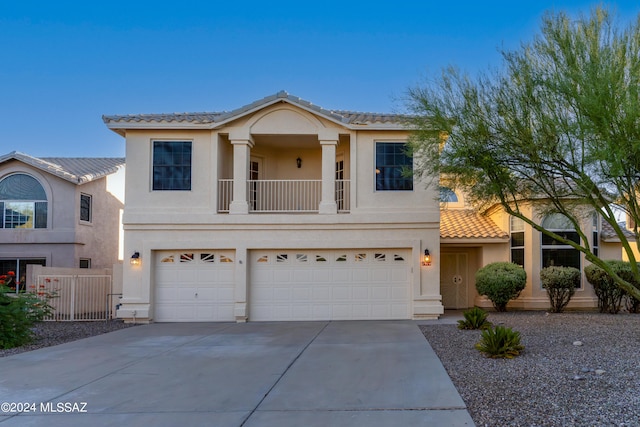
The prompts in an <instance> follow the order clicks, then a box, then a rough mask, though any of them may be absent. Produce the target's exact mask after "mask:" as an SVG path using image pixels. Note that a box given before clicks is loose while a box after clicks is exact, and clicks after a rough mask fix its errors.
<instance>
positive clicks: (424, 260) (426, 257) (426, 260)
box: [422, 249, 431, 266]
mask: <svg viewBox="0 0 640 427" xmlns="http://www.w3.org/2000/svg"><path fill="white" fill-rule="evenodd" d="M422 265H424V266H429V265H431V254H430V253H429V249H425V250H424V255H423V256H422Z"/></svg>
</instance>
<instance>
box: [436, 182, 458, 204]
mask: <svg viewBox="0 0 640 427" xmlns="http://www.w3.org/2000/svg"><path fill="white" fill-rule="evenodd" d="M440 202H441V203H457V202H458V196H457V195H456V193H455V192H454V191H453V190H452V189H450V188H449V187H442V186H441V187H440Z"/></svg>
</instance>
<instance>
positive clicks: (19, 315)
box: [0, 276, 55, 348]
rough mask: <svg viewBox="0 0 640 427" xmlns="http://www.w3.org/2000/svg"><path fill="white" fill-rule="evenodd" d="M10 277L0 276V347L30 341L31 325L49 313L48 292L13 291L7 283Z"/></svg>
mask: <svg viewBox="0 0 640 427" xmlns="http://www.w3.org/2000/svg"><path fill="white" fill-rule="evenodd" d="M11 277H12V276H10V277H9V278H7V276H0V348H13V347H18V346H21V345H24V344H27V343H29V342H30V341H31V339H32V336H33V332H32V331H31V327H32V326H33V325H34V323H35V322H38V321H41V320H42V319H44V318H45V317H46V316H48V315H50V314H51V311H52V307H51V306H50V305H49V304H48V300H49V298H52V297H54V296H55V295H53V294H51V293H48V292H40V293H41V294H42V295H40V296H38V295H37V294H36V293H32V292H25V293H17V294H16V293H15V291H14V290H11V289H10V288H9V287H8V285H9V284H10V282H11Z"/></svg>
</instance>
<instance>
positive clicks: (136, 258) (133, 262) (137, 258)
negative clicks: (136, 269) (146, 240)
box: [129, 251, 140, 265]
mask: <svg viewBox="0 0 640 427" xmlns="http://www.w3.org/2000/svg"><path fill="white" fill-rule="evenodd" d="M129 262H130V263H131V265H140V252H138V251H136V252H134V253H133V255H131V260H130V261H129Z"/></svg>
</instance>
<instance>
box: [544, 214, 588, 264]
mask: <svg viewBox="0 0 640 427" xmlns="http://www.w3.org/2000/svg"><path fill="white" fill-rule="evenodd" d="M542 226H543V227H544V228H546V229H547V230H549V231H553V232H554V233H556V234H558V235H560V236H562V237H563V238H565V239H567V240H570V241H572V242H575V243H580V235H579V234H578V232H577V231H576V230H575V228H574V226H573V224H572V223H571V221H569V218H567V217H566V216H564V215H562V214H560V213H553V214H550V215H547V216H546V217H545V218H544V220H543V221H542ZM541 234H542V233H541ZM541 241H542V267H549V266H560V267H575V268H577V269H578V270H581V268H580V252H579V251H578V250H576V249H574V248H572V247H571V246H569V245H565V244H564V243H562V242H560V241H558V240H555V239H553V238H551V237H549V236H546V235H545V234H542V236H541Z"/></svg>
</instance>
